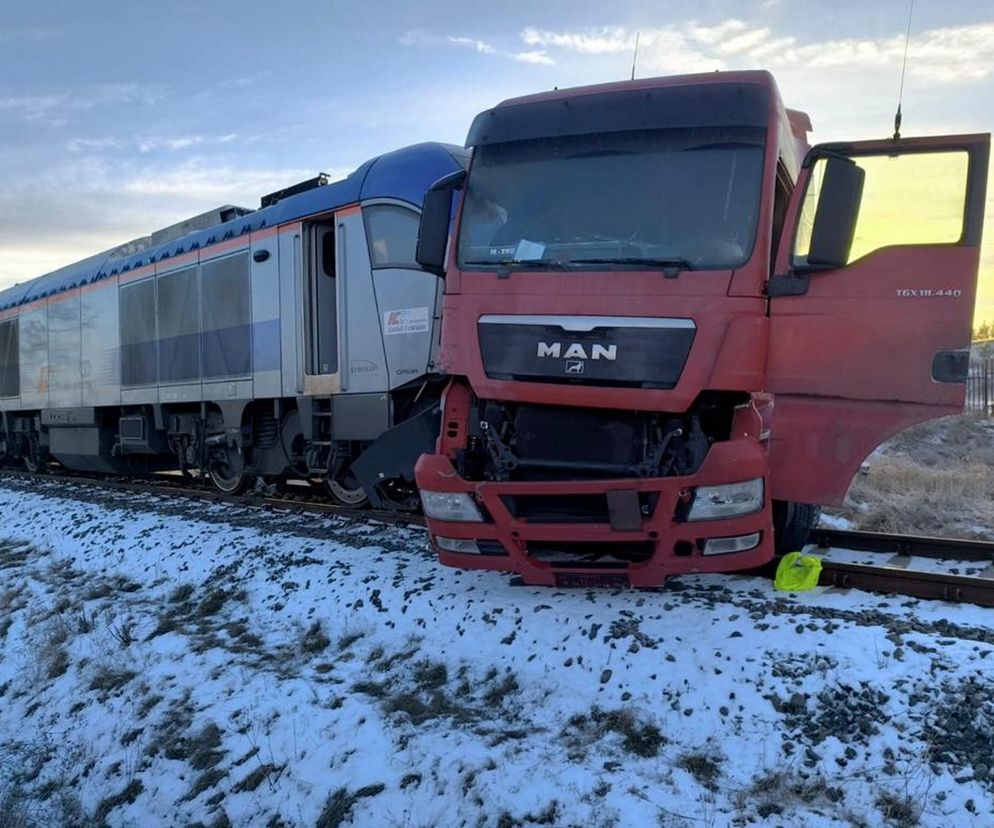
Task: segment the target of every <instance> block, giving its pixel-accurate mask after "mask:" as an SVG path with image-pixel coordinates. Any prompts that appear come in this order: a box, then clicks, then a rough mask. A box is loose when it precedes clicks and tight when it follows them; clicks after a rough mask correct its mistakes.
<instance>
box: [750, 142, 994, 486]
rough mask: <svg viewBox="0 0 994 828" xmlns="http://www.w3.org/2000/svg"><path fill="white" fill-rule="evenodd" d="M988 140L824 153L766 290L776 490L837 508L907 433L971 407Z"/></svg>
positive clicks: (812, 168) (796, 197)
mask: <svg viewBox="0 0 994 828" xmlns="http://www.w3.org/2000/svg"><path fill="white" fill-rule="evenodd" d="M989 150H990V135H988V134H982V135H955V136H941V137H934V138H901V139H897V140H885V141H865V142H858V143H850V144H823V145H819V146H816V147H814V148H813V149H812V150H811V151H810V152H809V153H808V156H807V158H806V159H805V161H804V163H803V165H802V168H801V172H800V174H799V176H798V180H797V185H796V187H795V189H794V192H793V195H792V199H791V203H790V207H789V209H788V211H787V216H786V219H785V224H784V231H783V233H782V234H781V243H780V249H779V251H778V254H777V260H776V268H775V270H774V275H773V276H772V278H771V279H770V281H769V283H768V293H769V297H770V298H769V315H770V339H769V357H768V362H767V387H768V390H769V391H771V392H773V394H774V395H775V396H774V406H773V414H772V418H771V421H770V425H771V443H770V464H771V475H770V477H771V486H772V496H773V497H774V498H777V499H783V500H792V501H800V502H806V503H822V504H839V503H841V502H842V500H843V498H844V497H845V494H846V491H847V490H848V488H849V484H850V482H851V480H852V478H853V476H854V475H855V473H856V472H857V471H858V469H859V466H860V464H861V463H862V461H863V460H864V459H865V458H866V456H867V455H868V454H869V453H870V452H871V451H873V449H874V448H876V446H878V445H879V444H880V443H882V442H883V441H884V440H886V439H887V438H889V437H891V436H892V435H894V434H896V433H897V432H898V431H901V430H902V429H905V428H907V427H908V426H911V425H914V424H915V423H919V422H922V421H925V420H929V419H933V418H935V417H941V416H944V415H946V414H954V413H956V412H959V411H961V410H962V408H963V403H964V398H965V393H966V378H967V373H968V370H969V349H970V339H971V329H972V322H973V310H974V300H975V297H976V287H977V271H978V265H979V258H980V239H981V229H982V225H983V218H984V198H985V192H986V184H987V164H988V155H989Z"/></svg>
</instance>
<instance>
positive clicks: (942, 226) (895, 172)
mask: <svg viewBox="0 0 994 828" xmlns="http://www.w3.org/2000/svg"><path fill="white" fill-rule="evenodd" d="M853 160H854V161H855V162H856V164H857V165H858V166H860V167H861V168H862V169H863V170H864V171H865V173H866V178H865V180H864V184H863V197H862V200H861V201H860V206H859V216H858V217H857V220H856V233H855V237H854V239H853V244H852V249H851V251H850V253H849V262H850V263H852V262H854V261H856V260H857V259H861V258H863V257H864V256H866V255H868V254H870V253H872V252H873V251H874V250H879V249H880V248H882V247H892V246H895V245H911V244H914V245H923V244H956V243H957V242H959V241H960V239H961V238H962V236H963V216H964V211H965V207H966V182H967V166H968V156H967V153H966V152H918V153H913V152H909V153H904V154H901V155H874V156H868V157H866V158H860V157H858V156H856V157H855V158H854V159H853ZM824 169H825V159H824V158H819V159H818V160H817V161H816V162H815V166H814V168H813V169H812V171H811V178H810V180H809V182H808V189H807V191H806V192H805V194H804V203H803V206H802V208H801V217H800V221H799V223H798V230H797V235H796V238H795V240H794V254H793V263H794V265H803V264H804V263H805V261H806V257H807V253H808V249H809V246H810V244H811V228H812V224H813V222H814V216H815V210H816V209H817V207H818V198H819V195H820V192H821V180H822V175H823V173H824Z"/></svg>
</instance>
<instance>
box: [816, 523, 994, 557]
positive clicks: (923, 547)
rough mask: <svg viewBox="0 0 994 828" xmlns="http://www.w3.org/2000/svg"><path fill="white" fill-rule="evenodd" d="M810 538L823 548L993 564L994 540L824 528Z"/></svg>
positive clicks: (817, 530)
mask: <svg viewBox="0 0 994 828" xmlns="http://www.w3.org/2000/svg"><path fill="white" fill-rule="evenodd" d="M809 540H810V542H811V543H813V544H816V545H817V546H818V547H820V548H822V549H826V548H829V547H836V548H839V549H856V550H858V551H860V552H884V553H889V554H892V555H908V556H911V557H915V556H917V557H921V558H937V559H945V560H955V561H986V562H988V563H994V542H991V541H978V540H960V539H958V538H935V537H929V536H926V535H891V534H885V533H883V532H859V531H854V530H849V529H821V528H818V529H813V530H812V531H811V536H810V539H809Z"/></svg>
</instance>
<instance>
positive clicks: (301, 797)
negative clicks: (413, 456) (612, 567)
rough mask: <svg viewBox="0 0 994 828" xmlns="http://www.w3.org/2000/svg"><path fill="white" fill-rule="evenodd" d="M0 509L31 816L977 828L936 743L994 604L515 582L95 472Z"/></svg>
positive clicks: (959, 756) (5, 492)
mask: <svg viewBox="0 0 994 828" xmlns="http://www.w3.org/2000/svg"><path fill="white" fill-rule="evenodd" d="M0 513H2V514H3V515H4V518H3V524H2V533H0V541H2V542H0V800H4V796H6V797H7V800H6V801H7V802H13V803H14V805H15V806H16V805H17V803H19V802H20V803H24V804H25V807H27V805H30V806H31V807H32V808H33V809H35V810H33V811H32V813H34V814H38V813H43V812H44V813H50V815H51V816H52V819H51V820H50V821H49V823H48V824H58V822H59V820H58V816H59V814H60V813H63V812H64V813H68V812H70V811H71V812H73V813H79V814H83V815H85V816H86V818H87V819H89V820H91V821H93V822H95V821H97V820H96V819H95V817H94V815H98V816H100V817H101V818H103V819H104V820H105V821H106V822H107V824H109V825H111V826H125V825H140V826H144V825H155V824H162V825H167V824H193V823H196V822H201V823H204V824H224V822H223V820H222V817H223V818H224V819H225V820H228V821H230V823H231V824H232V825H235V826H265V825H274V824H285V825H307V826H311V825H315V824H316V823H318V821H319V819H323V820H325V822H324V824H327V825H336V824H353V825H377V826H378V825H384V826H392V825H397V826H414V825H482V826H496V825H532V824H549V825H563V826H569V825H576V826H580V825H583V826H586V825H626V826H627V825H669V826H678V825H687V826H690V825H699V824H705V825H728V824H732V823H733V822H736V821H739V822H750V821H751V822H753V823H754V824H767V823H766V820H767V819H774V820H775V822H776V823H777V824H786V825H805V826H844V825H850V824H854V823H856V822H860V821H862V822H864V823H866V824H873V825H877V824H882V823H883V822H884V819H885V814H890V815H893V814H895V813H897V810H896V809H897V808H898V807H907V808H911V809H912V813H913V814H914V816H915V817H916V818H918V819H919V820H920V823H921V824H923V825H936V826H939V825H941V826H948V825H952V824H955V825H957V826H959V825H964V826H965V825H978V826H979V825H987V824H990V821H991V816H992V809H994V799H992V791H994V775H992V774H991V762H989V761H988V762H987V763H986V764H984V762H983V761H982V760H981V759H980V758H978V756H981V755H984V754H983V751H982V750H979V749H978V751H979V752H978V751H975V752H969V751H961V750H959V748H958V747H957V744H958V743H959V742H958V741H956V742H951V743H950V744H949V745H948V746H946V747H944V748H943V750H944V751H945V752H944V753H936V748H935V744H936V743H935V740H934V738H933V736H934V733H935V732H937V731H936V728H937V727H939V725H938V724H936V722H939V718H937V717H941V716H942V715H945V714H944V713H943V711H948V710H951V709H956V710H959V709H960V707H956V706H955V705H954V706H950V705H951V703H950V701H949V700H950V699H954V698H959V696H957V695H956V694H957V693H959V694H960V695H961V696H963V697H964V698H966V697H969V698H973V696H974V695H976V694H977V693H983V692H987V691H990V692H988V696H990V695H991V693H992V692H994V682H992V681H991V679H990V678H989V673H990V664H991V663H992V662H994V656H992V654H994V632H992V629H994V611H992V610H987V609H982V608H978V607H973V606H967V605H956V604H944V603H928V602H921V601H916V600H909V599H905V598H896V597H890V598H888V597H881V596H876V595H870V594H866V593H859V592H855V591H842V590H834V589H821V588H819V589H817V590H814V591H812V592H809V593H803V594H799V595H781V594H778V593H776V592H775V591H774V590H773V587H772V584H771V582H770V581H768V580H767V579H764V578H760V577H756V576H748V575H740V576H697V577H686V578H681V579H679V580H674V581H672V582H671V584H670V585H669V586H668V588H667V589H666V590H661V591H645V592H639V591H634V590H615V591H602V592H598V591H586V590H584V591H569V590H557V589H539V588H531V587H515V586H511V585H510V583H509V579H508V578H506V577H504V576H501V575H497V574H494V573H475V572H464V571H459V570H451V569H444V568H441V567H440V566H439V565H438V564H437V562H436V561H435V560H434V557H433V556H432V555H431V554H430V553H429V552H428V550H427V549H426V548H425V541H424V536H423V533H421V532H420V531H419V530H417V529H404V528H397V527H392V526H387V525H384V524H380V523H376V522H375V521H370V522H367V523H355V522H347V521H343V520H340V519H333V518H320V517H315V516H314V515H292V514H290V515H287V514H273V513H271V512H267V511H266V510H264V509H256V508H232V507H229V506H223V505H204V504H203V503H199V502H195V501H193V502H191V501H179V500H167V499H164V498H160V497H152V496H141V495H126V494H114V493H111V494H107V493H106V492H104V491H102V490H99V489H91V488H88V487H85V486H80V487H70V488H69V489H65V488H64V487H61V488H60V487H58V486H56V485H54V484H52V483H34V482H32V483H18V482H14V481H9V480H8V481H5V482H4V483H3V484H2V485H0ZM836 553H837V550H833V551H832V554H833V555H834V554H836ZM968 682H978V684H976V687H977V688H980V689H979V690H976V689H973V688H974V686H975V685H973V684H968ZM964 687H965V688H967V689H966V690H964V689H963V688H964ZM985 688H986V690H985ZM963 694H966V695H965V696H964V695H963ZM971 694H972V695H971ZM961 706H962V705H961ZM966 707H968V705H967V706H966ZM966 707H964V709H966ZM968 718H969V717H968V716H967V715H966V714H963V715H961V716H960V717H959V719H957V720H956V722H954V723H952V724H950V723H949V722H948V721H947V719H941V722H940V723H941V726H942V728H943V732H950V733H952V732H955V733H959V732H960V731H959V730H956V728H957V727H960V728H967V729H969V728H972V729H973V731H972V732H973V738H974V741H976V743H977V744H979V745H981V747H983V744H988V743H990V741H989V740H991V739H992V735H991V734H992V732H991V724H990V721H994V717H992V718H991V719H990V720H988V719H986V718H985V717H984V716H979V717H976V718H975V720H974V719H970V720H969V721H967V719H968ZM984 739H987V740H988V742H987V743H985V742H983V740H984ZM957 740H959V737H957ZM962 743H963V744H964V745H965V744H967V740H966V739H965V737H964V739H963V740H962ZM969 744H974V742H972V741H971V742H969ZM987 755H989V751H988V754H987ZM957 780H960V781H957ZM52 791H56V792H58V794H59V796H53V795H52ZM45 792H47V794H46V796H45V798H43V794H45ZM38 809H42V810H38ZM44 809H49V811H44ZM59 809H63V810H62V811H59ZM277 820H279V821H277ZM43 821H44V820H43ZM82 821H83V822H84V823H85V822H86V821H87V820H86V819H84V820H82Z"/></svg>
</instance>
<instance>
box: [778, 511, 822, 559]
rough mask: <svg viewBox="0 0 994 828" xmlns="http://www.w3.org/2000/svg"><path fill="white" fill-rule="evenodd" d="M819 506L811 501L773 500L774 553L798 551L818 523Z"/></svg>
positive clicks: (819, 515)
mask: <svg viewBox="0 0 994 828" xmlns="http://www.w3.org/2000/svg"><path fill="white" fill-rule="evenodd" d="M820 517H821V507H819V506H816V505H815V504H813V503H794V502H793V501H790V500H774V501H773V548H774V551H775V552H776V554H778V555H786V554H787V553H788V552H800V551H801V549H803V548H804V545H805V544H806V543H807V542H808V536H809V535H810V534H811V530H812V529H814V528H815V526H816V525H817V524H818V520H819V518H820Z"/></svg>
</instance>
